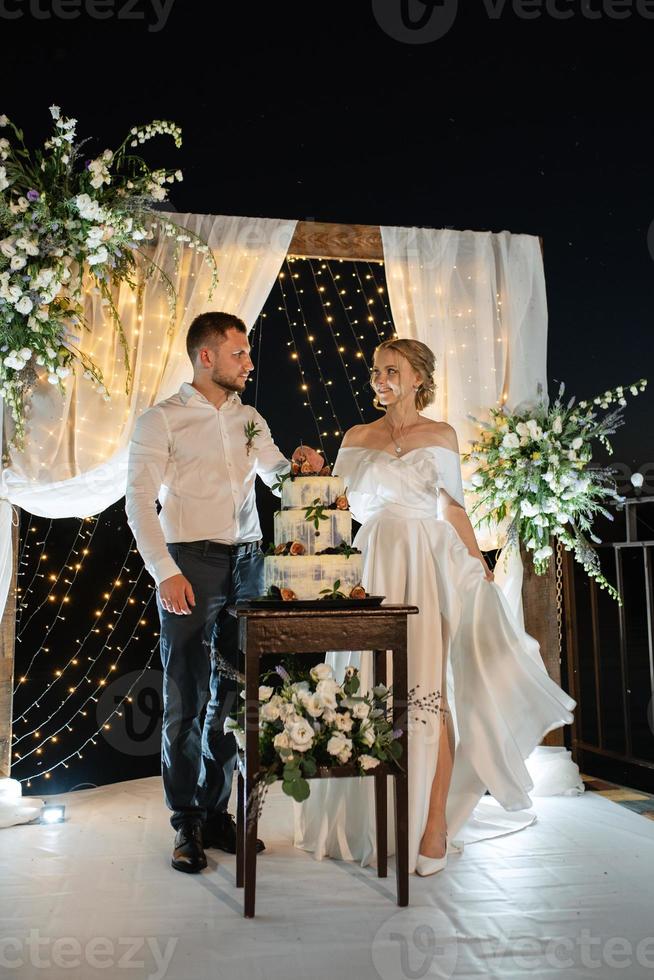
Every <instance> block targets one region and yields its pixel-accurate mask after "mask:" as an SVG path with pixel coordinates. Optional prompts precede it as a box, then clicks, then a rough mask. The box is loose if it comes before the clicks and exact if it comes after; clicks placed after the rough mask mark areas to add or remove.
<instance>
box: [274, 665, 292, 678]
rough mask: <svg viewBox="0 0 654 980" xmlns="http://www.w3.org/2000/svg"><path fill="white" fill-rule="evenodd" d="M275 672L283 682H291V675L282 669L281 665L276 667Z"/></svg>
mask: <svg viewBox="0 0 654 980" xmlns="http://www.w3.org/2000/svg"><path fill="white" fill-rule="evenodd" d="M275 670H276V672H277V673H278V674H279V676H280V677H281V678H282V680H284V681H290V679H291V675H290V674H289V672H288V671H287V670H286V668H285V667H282V666H281V664H277V666H276V667H275Z"/></svg>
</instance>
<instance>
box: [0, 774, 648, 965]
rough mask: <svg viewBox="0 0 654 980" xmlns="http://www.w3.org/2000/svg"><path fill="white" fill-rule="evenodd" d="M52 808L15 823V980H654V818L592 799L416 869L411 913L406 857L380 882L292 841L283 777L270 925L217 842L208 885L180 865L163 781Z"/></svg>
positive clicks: (1, 950)
mask: <svg viewBox="0 0 654 980" xmlns="http://www.w3.org/2000/svg"><path fill="white" fill-rule="evenodd" d="M51 801H54V802H57V803H59V802H62V803H66V806H67V821H66V823H64V824H59V825H54V826H44V825H40V824H39V825H35V824H30V825H28V824H23V825H16V826H13V827H7V828H5V829H3V830H0V865H1V875H2V878H1V880H2V894H1V899H0V903H1V904H0V917H1V927H0V928H1V931H0V976H2V977H3V978H16V980H26V978H30V980H32V978H44V980H45V978H46V977H47V980H63V978H64V977H66V978H68V980H70V978H80V980H95V978H96V977H97V978H105V980H106V978H109V980H113V978H138V980H141V978H143V980H163V978H165V980H209V978H212V980H223V978H224V980H264V978H265V980H277V978H284V980H295V978H298V980H299V978H305V977H306V978H311V980H340V978H343V980H369V978H370V980H409V978H418V977H419V978H423V977H430V978H431V977H438V978H449V977H455V978H457V980H472V978H480V977H484V978H486V977H492V978H494V977H499V978H505V977H506V978H518V977H519V978H521V980H522V978H526V977H534V980H536V978H537V980H543V978H547V977H556V978H557V980H576V978H581V977H584V978H586V977H593V978H595V980H609V978H610V980H614V978H616V977H622V978H626V980H642V978H645V977H652V978H654V874H653V872H654V821H651V820H647V819H645V818H644V817H642V816H640V815H639V814H636V813H633V812H631V811H629V810H627V809H625V808H624V807H621V806H619V805H617V804H615V803H612V802H610V801H608V800H605V799H602V798H601V797H599V796H598V795H596V794H594V793H585V794H584V795H582V796H576V797H551V798H541V799H537V800H535V805H534V809H535V810H536V812H537V815H538V819H537V821H536V823H534V824H533V825H532V826H531V827H528V828H527V829H525V830H522V831H520V832H518V833H512V834H509V835H506V836H504V837H498V838H494V839H492V840H485V841H478V842H475V843H473V844H467V845H466V848H465V850H464V852H463V853H462V854H460V855H452V856H450V859H449V863H448V866H447V868H446V870H445V871H443V872H440V873H439V874H437V875H436V876H434V877H433V878H418V877H416V876H415V875H411V876H410V901H411V904H410V906H409V908H407V909H398V907H397V906H396V905H395V878H394V861H393V859H391V860H390V865H391V866H390V868H389V877H388V878H387V879H385V880H380V879H378V878H377V877H376V872H375V869H374V868H371V867H369V868H365V869H362V868H360V867H359V866H358V865H354V864H350V863H347V862H338V861H331V860H325V861H322V862H317V861H315V860H314V859H313V858H312V856H311V855H310V854H307V853H305V852H303V851H300V850H298V849H296V848H294V847H293V846H292V806H291V803H290V801H289V800H288V799H287V798H286V797H285V796H284V795H283V794H282V793H281V787H280V784H279V783H277V784H275V785H274V786H273V788H272V791H271V792H270V794H269V796H268V799H267V801H266V805H265V808H264V813H263V818H262V821H261V824H260V836H262V837H263V838H264V839H265V841H266V844H267V850H266V852H264V853H263V854H262V855H260V857H259V859H258V883H257V915H256V918H255V919H244V918H243V917H242V895H243V893H242V891H241V890H237V889H236V888H235V886H234V863H235V859H234V857H233V856H232V855H228V854H225V853H224V852H223V851H216V850H209V851H208V852H207V856H208V859H209V867H208V868H207V869H206V871H204V872H202V874H199V875H184V874H180V873H179V872H177V871H174V870H173V869H172V868H171V867H170V855H171V850H172V843H173V836H174V832H173V830H172V827H171V826H170V823H169V812H168V810H167V809H166V807H165V804H164V802H163V797H162V788H161V780H160V779H159V778H158V777H152V778H149V779H140V780H133V781H129V782H124V783H117V784H114V785H112V786H104V787H100V788H98V789H90V790H84V791H79V792H75V793H70V794H63V795H58V796H56V797H53V798H52V800H51ZM25 802H27V800H25ZM233 802H234V800H233V798H232V804H233ZM230 809H232V812H234V808H233V805H232V806H230Z"/></svg>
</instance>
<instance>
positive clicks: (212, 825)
mask: <svg viewBox="0 0 654 980" xmlns="http://www.w3.org/2000/svg"><path fill="white" fill-rule="evenodd" d="M202 843H203V845H204V846H205V847H219V848H220V849H221V851H227V853H228V854H236V821H235V820H234V817H233V816H232V815H231V813H228V812H227V810H223V811H222V812H220V813H214V814H212V816H211V817H209V818H208V820H207V821H206V823H205V824H204V825H203V827H202ZM265 849H266V845H265V844H264V842H263V841H262V840H259V838H258V837H257V852H260V851H265Z"/></svg>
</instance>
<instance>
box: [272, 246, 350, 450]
mask: <svg viewBox="0 0 654 980" xmlns="http://www.w3.org/2000/svg"><path fill="white" fill-rule="evenodd" d="M305 261H306V260H305ZM308 261H309V265H311V260H310V259H309V260H308ZM286 267H287V268H289V263H288V260H287V262H286ZM291 285H292V286H293V289H294V291H295V299H296V301H297V311H298V313H299V314H300V316H301V317H302V324H303V326H304V332H305V334H306V338H307V343H308V344H309V348H310V350H311V353H312V355H313V361H314V364H315V365H316V370H317V371H318V377H319V378H320V381H321V383H322V386H323V388H324V389H325V395H326V396H327V397H326V398H325V405H329V408H330V411H331V413H332V417H333V419H334V422H335V423H336V432H335V433H334V435H335V436H338V435H340V434H341V431H342V427H341V423H340V421H339V418H338V416H337V414H336V409H335V408H334V403H333V401H332V397H331V395H330V393H329V390H328V385H329V384H331V382H327V381H325V377H324V375H323V373H322V368H321V366H320V361H319V360H318V354H319V353H321V351H316V348H315V347H314V341H315V337H314V335H313V334H312V333H311V332H310V330H309V326H308V324H307V319H306V316H305V314H304V310H303V309H302V304H301V303H300V294H299V292H298V289H297V287H296V285H295V279H294V278H293V276H291ZM326 435H328V433H326V432H323V436H326Z"/></svg>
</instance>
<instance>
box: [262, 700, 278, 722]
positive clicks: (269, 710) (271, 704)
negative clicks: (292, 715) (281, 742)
mask: <svg viewBox="0 0 654 980" xmlns="http://www.w3.org/2000/svg"><path fill="white" fill-rule="evenodd" d="M280 700H281V699H280ZM279 708H280V706H279V704H278V703H277V702H276V701H275V699H274V698H273V699H272V700H271V701H267V702H266V703H265V704H264V705H262V707H261V710H260V717H261V719H262V721H277V719H278V718H279Z"/></svg>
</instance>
